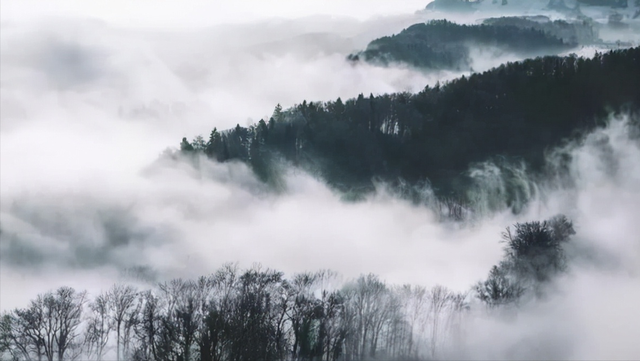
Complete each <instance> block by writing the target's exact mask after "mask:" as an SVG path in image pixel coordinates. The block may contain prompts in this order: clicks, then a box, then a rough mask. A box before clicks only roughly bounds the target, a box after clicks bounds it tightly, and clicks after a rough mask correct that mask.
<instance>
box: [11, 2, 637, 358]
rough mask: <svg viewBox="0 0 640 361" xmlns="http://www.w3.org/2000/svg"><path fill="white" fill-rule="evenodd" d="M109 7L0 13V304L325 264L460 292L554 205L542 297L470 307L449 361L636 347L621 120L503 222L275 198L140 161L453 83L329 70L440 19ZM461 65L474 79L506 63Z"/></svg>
mask: <svg viewBox="0 0 640 361" xmlns="http://www.w3.org/2000/svg"><path fill="white" fill-rule="evenodd" d="M115 3H117V4H115ZM115 3H114V2H113V1H110V2H107V1H95V2H90V4H91V5H89V3H88V2H81V1H60V2H56V3H55V5H53V4H54V3H47V5H43V4H42V3H41V2H35V1H25V2H17V1H15V2H3V4H2V11H1V12H0V14H1V15H2V17H1V20H2V23H1V24H0V26H1V28H0V34H1V35H0V46H1V52H0V63H1V65H2V66H1V69H0V87H1V90H2V91H1V93H0V112H1V113H0V116H1V120H2V122H1V129H0V164H1V172H0V227H1V232H2V233H1V236H0V237H1V238H0V239H1V243H0V251H1V254H0V287H1V292H0V310H2V311H4V310H8V309H11V308H14V307H22V306H24V305H26V303H27V302H28V300H30V299H32V298H33V297H34V296H36V295H37V294H38V293H41V292H43V291H46V290H49V289H53V288H55V287H58V286H61V285H69V286H73V287H77V288H80V289H87V290H89V292H91V293H98V292H100V291H101V290H105V289H107V288H109V287H110V286H111V285H112V284H113V282H114V281H117V280H122V279H126V275H127V270H130V269H131V268H132V267H139V268H138V269H142V270H144V272H143V276H144V277H143V278H145V277H146V280H147V281H157V280H166V279H170V278H174V277H196V276H199V275H203V274H207V273H210V272H213V271H215V270H216V269H218V268H219V267H220V266H221V265H223V264H224V263H228V262H234V263H236V262H237V263H238V264H239V265H240V266H241V267H249V266H251V265H252V264H254V263H261V264H262V265H263V266H265V267H270V268H276V269H278V270H282V271H284V272H286V273H287V274H288V275H291V274H293V273H296V272H302V271H316V270H319V269H331V270H335V271H337V272H339V273H340V274H341V275H342V276H343V278H344V279H351V278H354V277H357V276H358V275H360V274H362V273H369V272H373V273H376V274H379V275H380V276H381V278H382V279H384V280H385V281H387V282H389V283H393V284H404V283H411V284H420V285H425V286H433V285H436V284H442V285H445V286H447V287H449V288H452V289H454V290H459V291H465V290H468V289H469V287H470V286H471V285H472V284H474V283H475V282H477V281H478V280H480V279H481V278H483V277H485V276H486V274H487V272H488V270H489V269H490V268H491V266H492V265H494V264H496V263H497V262H498V261H499V260H500V258H501V257H502V254H503V253H502V252H503V251H502V247H503V244H501V243H500V242H499V241H500V233H501V232H502V231H503V230H504V228H505V227H507V226H509V225H512V224H514V223H515V222H526V221H529V220H542V219H545V218H548V217H550V216H553V215H555V214H558V213H563V214H566V215H567V216H568V217H569V218H571V219H572V220H573V221H574V224H575V228H576V231H577V236H576V237H575V238H574V242H573V246H572V248H570V249H569V256H570V259H571V267H570V270H569V272H568V274H567V275H565V276H563V277H562V278H561V279H560V280H558V281H557V282H556V284H555V285H554V287H556V288H557V289H558V290H559V291H558V292H557V293H556V294H557V295H556V296H553V297H552V298H550V299H548V300H547V301H545V302H539V303H535V304H528V305H525V306H524V307H523V311H522V313H521V316H519V317H518V318H517V319H515V320H510V321H502V320H501V319H499V318H492V317H489V316H487V315H478V316H477V317H476V318H475V321H474V322H473V324H472V325H471V326H470V330H469V331H468V334H469V335H473V336H471V337H469V340H468V345H467V346H468V347H467V348H466V350H468V352H469V353H468V354H466V353H465V354H461V355H457V356H458V357H472V358H482V359H485V358H531V357H535V358H568V359H585V358H594V359H598V358H601V359H604V358H607V359H611V358H620V359H625V358H627V359H629V358H635V357H637V356H638V355H640V346H638V345H637V342H636V340H637V339H638V338H640V326H639V325H640V323H639V322H637V321H638V318H637V317H635V318H634V317H632V315H633V314H634V309H635V307H634V306H635V305H636V304H639V303H640V279H639V276H640V274H639V272H640V242H639V241H638V236H637V235H638V234H640V217H639V216H638V212H637V208H638V206H639V205H640V146H639V143H638V133H637V128H634V126H632V125H631V124H632V122H631V121H630V120H629V119H627V118H626V117H621V118H614V117H612V119H611V120H610V122H609V125H608V126H607V127H606V128H603V129H601V130H598V131H596V132H594V133H593V134H591V135H588V136H585V137H584V139H582V140H581V141H578V142H575V143H571V144H568V145H566V147H565V148H563V149H559V150H558V151H557V152H564V153H568V154H571V156H572V162H571V166H570V170H569V172H568V174H564V175H563V176H562V177H561V178H558V179H547V180H544V181H543V182H540V183H539V184H538V186H539V189H540V193H539V194H538V197H537V198H536V199H534V200H532V201H531V203H530V204H529V206H528V207H527V208H526V209H525V210H524V211H523V212H522V213H520V214H518V215H514V214H512V213H511V212H510V211H508V210H505V211H504V212H498V213H495V214H490V215H487V216H483V217H481V218H479V219H476V220H475V221H473V222H469V223H464V224H461V223H452V222H442V221H441V220H440V219H439V217H438V215H437V214H435V213H434V212H433V211H432V210H431V209H429V208H427V207H421V206H415V205H412V204H411V203H409V202H406V201H403V200H399V199H397V198H395V197H393V196H392V195H390V194H388V193H386V192H385V191H384V187H381V188H380V191H379V192H378V193H376V194H375V195H371V196H370V197H369V198H368V199H366V200H365V201H362V202H357V203H346V202H344V201H342V200H341V197H340V195H339V194H336V193H334V192H333V191H331V190H330V189H328V188H327V187H326V186H325V185H324V184H323V183H322V181H320V180H318V179H315V178H313V177H312V176H310V175H308V174H304V173H301V172H299V171H296V170H294V169H288V170H286V176H285V183H286V190H285V191H284V192H283V193H278V194H276V193H274V192H272V191H270V190H269V189H268V188H267V187H265V186H264V185H262V184H261V183H260V182H259V181H258V180H257V179H256V178H255V177H254V175H253V174H252V173H251V171H250V170H249V169H248V168H247V167H246V166H245V165H243V164H238V163H224V164H218V163H215V162H212V161H209V160H207V159H204V158H203V159H200V160H199V161H198V162H197V166H196V167H194V166H193V165H191V164H189V163H188V162H180V161H171V160H167V159H164V158H160V155H161V154H162V153H163V151H165V149H166V148H168V147H169V148H174V149H175V148H176V147H177V146H178V143H179V141H180V139H181V138H182V137H187V138H189V139H191V138H193V137H194V136H196V135H198V134H203V135H207V134H208V133H209V132H210V131H211V129H213V127H214V126H215V127H217V128H218V129H226V128H230V127H233V126H235V125H236V124H241V125H247V124H251V123H253V122H255V121H257V120H259V119H260V118H264V117H268V116H269V115H270V114H271V112H272V111H273V108H274V106H275V105H276V104H277V103H280V104H282V105H283V107H285V108H286V107H288V106H292V105H294V104H296V103H301V102H302V101H303V100H307V101H326V100H331V99H336V98H338V97H342V99H346V98H350V97H355V96H357V95H358V94H359V93H364V94H369V93H373V94H382V93H390V92H401V91H411V92H415V91H419V90H421V89H422V88H424V86H426V85H428V84H429V85H432V84H435V83H436V82H437V81H446V80H448V79H453V78H455V77H457V76H459V75H461V74H459V73H455V72H431V73H428V72H423V71H418V70H415V69H411V68H408V67H401V66H395V67H389V68H383V67H375V66H371V65H367V64H359V65H357V66H354V65H352V64H350V63H348V62H346V61H345V57H346V55H348V54H349V53H351V52H353V51H356V50H361V49H363V48H364V47H365V46H366V44H367V43H368V42H369V41H370V40H373V39H374V38H376V37H379V36H383V35H389V34H392V33H397V32H399V31H401V30H402V29H403V28H405V27H407V26H409V25H411V24H414V23H416V22H420V21H425V20H428V19H432V18H440V17H441V16H442V14H439V13H435V14H434V13H419V14H416V13H414V12H415V11H416V10H418V9H421V8H424V6H425V5H426V2H424V1H413V0H411V1H409V0H407V1H384V0H376V1H370V0H369V1H361V0H350V1H324V2H321V1H310V2H307V1H305V2H300V1H297V2H296V1H289V0H284V1H277V2H259V1H248V0H247V1H243V2H241V3H239V4H235V3H234V5H231V4H228V5H220V4H218V3H217V2H216V5H212V4H211V3H210V2H204V1H202V2H201V1H195V0H193V1H190V2H189V5H190V6H186V5H184V3H183V2H181V3H180V4H178V3H177V2H153V5H150V4H151V1H139V2H135V3H134V4H133V5H132V4H130V3H129V2H125V1H121V2H115ZM150 6H153V7H154V8H156V10H157V11H154V15H153V16H151V15H149V14H148V9H149V7H150ZM125 8H126V11H122V10H123V9H125ZM482 17H486V14H474V15H468V14H467V15H464V16H460V17H459V18H457V20H458V21H460V22H467V23H473V22H476V21H477V20H478V19H479V18H482ZM634 39H635V38H634ZM634 39H632V40H634ZM595 49H596V48H585V49H581V50H579V52H581V54H582V53H584V54H587V55H588V54H591V53H592V52H593V51H595ZM488 54H489V55H490V56H488ZM472 55H473V56H474V69H476V70H485V69H488V68H490V67H492V66H495V65H498V64H500V63H501V62H504V61H513V60H517V58H516V57H514V56H512V55H509V54H495V53H492V52H490V53H487V52H486V50H481V49H477V50H474V52H473V53H472ZM554 159H555V158H554V156H553V155H551V156H550V159H549V162H550V164H553V162H554ZM478 330H481V331H478ZM496 340H498V342H496ZM525 340H526V342H531V343H529V344H530V345H537V347H534V346H531V347H533V348H531V349H528V348H526V347H523V344H524V342H525ZM487 344H489V345H492V347H487Z"/></svg>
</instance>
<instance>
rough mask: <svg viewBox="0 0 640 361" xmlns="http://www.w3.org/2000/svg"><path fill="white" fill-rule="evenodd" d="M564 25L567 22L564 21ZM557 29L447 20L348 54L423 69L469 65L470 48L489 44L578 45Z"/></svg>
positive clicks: (540, 50) (520, 48) (535, 51)
mask: <svg viewBox="0 0 640 361" xmlns="http://www.w3.org/2000/svg"><path fill="white" fill-rule="evenodd" d="M567 26H570V25H568V24H567ZM556 35H557V34H556V33H551V32H545V31H543V30H540V29H537V28H534V27H522V26H515V25H513V24H504V23H501V22H498V23H497V24H482V25H460V24H456V23H453V22H450V21H447V20H434V21H430V22H428V23H426V24H415V25H412V26H410V27H408V28H407V29H405V30H403V31H401V32H400V33H399V34H396V35H392V36H385V37H382V38H379V39H376V40H374V41H372V42H371V43H369V45H368V46H367V49H366V50H364V51H362V52H359V53H356V54H352V55H350V56H349V60H351V61H359V60H364V61H367V62H370V63H373V64H380V65H388V64H389V63H393V62H398V63H403V64H407V65H409V66H414V67H416V68H424V69H457V70H465V69H470V68H471V67H472V59H471V56H470V52H471V49H472V48H478V47H480V48H491V49H498V50H500V51H505V52H511V53H515V54H519V55H521V56H523V57H531V56H537V55H548V54H556V53H559V52H561V51H563V50H567V49H569V48H571V47H574V46H576V45H577V38H576V39H572V40H573V42H571V41H563V39H562V38H561V37H558V36H556Z"/></svg>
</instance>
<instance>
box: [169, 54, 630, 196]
mask: <svg viewBox="0 0 640 361" xmlns="http://www.w3.org/2000/svg"><path fill="white" fill-rule="evenodd" d="M639 85H640V47H636V48H630V49H625V50H616V51H611V52H608V53H605V54H596V55H595V56H594V57H593V58H580V57H576V56H568V57H556V56H551V57H544V58H537V59H530V60H525V61H522V62H517V63H508V64H505V65H502V66H500V67H498V68H495V69H492V70H490V71H487V72H484V73H482V74H473V75H471V76H469V77H464V76H463V77H461V78H459V79H456V80H454V81H451V82H450V83H448V84H445V85H442V86H441V85H436V86H434V87H429V86H427V87H426V88H425V89H424V90H422V91H421V92H419V93H417V94H409V93H396V94H384V95H379V96H373V95H370V96H364V95H363V94H360V95H359V96H358V97H357V98H353V99H348V100H346V101H343V100H341V99H339V98H338V99H337V100H335V101H329V102H325V103H322V102H307V101H303V102H302V103H301V104H299V105H296V106H293V107H292V108H290V109H287V110H282V108H281V107H280V106H278V107H276V109H275V111H274V114H273V116H272V117H271V119H268V120H261V121H260V122H258V123H257V124H255V125H253V126H251V127H248V128H244V127H241V126H239V125H238V126H236V127H235V128H234V129H230V130H226V131H222V132H219V131H217V129H214V131H213V132H212V133H211V135H210V137H209V139H208V141H207V140H206V139H203V138H202V137H199V138H198V139H196V140H194V141H193V142H191V143H190V142H188V141H187V140H186V139H184V140H183V144H182V147H181V148H182V150H183V152H185V153H193V152H198V151H201V152H204V153H206V154H207V155H208V156H209V157H211V158H213V159H217V160H218V161H222V162H223V161H228V160H240V161H243V162H246V163H247V164H249V165H250V166H251V167H252V169H253V170H254V171H255V173H256V174H257V175H258V176H259V177H260V178H261V179H263V180H264V181H266V182H276V181H277V171H276V169H277V167H275V166H274V165H275V164H277V162H275V161H276V160H286V161H287V162H289V163H291V164H294V165H295V166H298V167H300V168H302V169H304V170H306V171H309V172H311V173H313V174H316V175H319V176H320V177H321V178H323V179H324V180H326V181H327V182H328V184H329V185H331V186H332V187H334V188H336V189H338V190H340V191H343V192H354V191H356V192H367V191H370V190H372V189H373V183H372V180H374V179H379V180H382V181H385V182H388V183H393V182H396V181H398V180H403V181H404V182H407V183H408V184H410V185H416V184H421V183H423V182H425V181H427V182H429V183H430V184H431V185H432V186H433V187H434V189H435V191H436V194H437V195H445V196H455V197H458V198H461V199H462V200H463V201H464V197H465V195H464V194H465V190H466V189H468V188H469V187H470V185H471V184H472V183H471V178H470V177H469V175H468V172H467V171H468V169H469V167H470V165H472V164H474V163H478V162H483V161H487V160H496V159H498V158H500V159H503V160H506V161H507V162H508V161H518V162H524V163H525V164H527V166H528V167H529V170H530V171H533V172H538V171H541V170H542V169H543V167H544V156H545V151H546V150H548V149H549V148H551V147H555V146H558V145H560V144H561V142H562V141H563V140H565V139H567V138H569V137H572V136H574V135H577V134H578V133H580V132H583V131H588V130H590V129H593V128H594V127H595V126H597V125H599V122H601V121H603V120H604V119H606V117H607V116H608V115H609V114H611V112H619V111H630V112H634V111H637V110H638V108H639V107H640V86H639ZM514 196H515V195H514ZM507 198H509V195H507ZM507 202H509V200H508V199H507Z"/></svg>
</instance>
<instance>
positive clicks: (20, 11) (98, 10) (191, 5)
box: [0, 0, 430, 28]
mask: <svg viewBox="0 0 640 361" xmlns="http://www.w3.org/2000/svg"><path fill="white" fill-rule="evenodd" d="M429 2H430V1H429V0H395V1H390V0H275V1H273V0H270V1H264V0H236V1H221V0H213V1H202V0H183V1H167V0H111V1H110V0H90V1H87V0H56V1H45V0H42V1H36V0H25V1H19V0H3V1H2V12H1V15H0V16H1V19H2V20H3V21H4V20H17V19H32V18H34V17H43V16H72V17H93V18H97V19H101V20H104V21H107V22H109V23H113V24H117V25H123V26H144V27H163V28H164V27H200V26H209V25H213V24H220V23H237V22H249V21H255V20H258V19H264V18H270V17H282V18H297V17H305V16H311V15H331V16H340V17H351V18H356V19H359V20H365V19H369V18H371V17H376V16H388V15H397V14H406V13H412V12H415V11H416V10H419V9H423V8H424V7H425V6H426V4H427V3H429Z"/></svg>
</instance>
